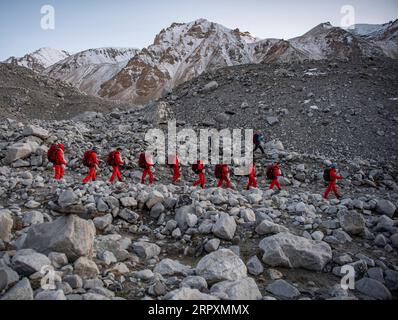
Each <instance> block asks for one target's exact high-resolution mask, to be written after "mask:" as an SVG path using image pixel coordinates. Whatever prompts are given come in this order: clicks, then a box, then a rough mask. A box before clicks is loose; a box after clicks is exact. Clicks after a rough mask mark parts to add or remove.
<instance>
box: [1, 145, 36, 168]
mask: <svg viewBox="0 0 398 320" xmlns="http://www.w3.org/2000/svg"><path fill="white" fill-rule="evenodd" d="M38 148H39V145H38V143H37V142H33V141H31V142H25V143H23V142H17V143H15V144H13V145H11V146H10V147H8V150H7V154H6V157H5V159H4V163H5V164H7V165H9V164H11V163H13V162H14V161H17V160H19V159H25V158H27V157H29V156H30V155H31V154H32V153H35V152H36V151H37V149H38Z"/></svg>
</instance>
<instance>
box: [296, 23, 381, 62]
mask: <svg viewBox="0 0 398 320" xmlns="http://www.w3.org/2000/svg"><path fill="white" fill-rule="evenodd" d="M289 42H290V44H291V45H292V46H293V47H294V48H295V49H297V50H299V51H300V52H302V53H303V54H305V55H307V57H308V59H309V60H322V59H339V60H356V59H360V58H361V57H375V56H383V53H382V51H381V50H380V48H378V47H375V46H374V45H372V44H371V43H369V42H368V41H366V40H364V39H362V38H360V37H356V36H354V35H353V34H352V33H350V32H348V31H346V30H343V29H341V28H339V27H334V26H332V25H331V24H330V23H329V22H327V23H321V24H320V25H318V26H316V27H315V28H313V29H312V30H310V31H308V32H307V33H305V34H304V35H302V36H300V37H297V38H293V39H290V40H289Z"/></svg>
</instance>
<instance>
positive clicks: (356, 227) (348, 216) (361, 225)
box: [339, 210, 366, 235]
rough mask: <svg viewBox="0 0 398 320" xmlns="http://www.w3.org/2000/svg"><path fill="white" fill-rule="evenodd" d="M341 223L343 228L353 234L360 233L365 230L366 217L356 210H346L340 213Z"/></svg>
mask: <svg viewBox="0 0 398 320" xmlns="http://www.w3.org/2000/svg"><path fill="white" fill-rule="evenodd" d="M339 220H340V225H341V227H342V228H343V230H344V231H345V232H347V233H349V234H351V235H359V234H362V233H364V232H365V229H366V221H365V219H364V217H363V216H362V215H361V214H360V213H358V212H356V211H351V212H349V211H346V210H344V211H343V212H341V213H339Z"/></svg>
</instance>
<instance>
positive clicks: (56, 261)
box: [48, 252, 68, 269]
mask: <svg viewBox="0 0 398 320" xmlns="http://www.w3.org/2000/svg"><path fill="white" fill-rule="evenodd" d="M48 258H49V259H50V261H51V263H52V265H53V266H54V268H56V269H59V268H62V267H63V266H66V265H67V264H68V257H67V256H66V254H65V253H60V252H51V253H50V254H49V255H48Z"/></svg>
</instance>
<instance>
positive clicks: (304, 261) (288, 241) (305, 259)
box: [259, 232, 332, 271]
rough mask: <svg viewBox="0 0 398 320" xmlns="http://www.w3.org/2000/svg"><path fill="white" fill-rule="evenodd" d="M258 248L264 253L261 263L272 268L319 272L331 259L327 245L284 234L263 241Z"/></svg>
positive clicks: (330, 251)
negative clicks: (302, 269)
mask: <svg viewBox="0 0 398 320" xmlns="http://www.w3.org/2000/svg"><path fill="white" fill-rule="evenodd" d="M259 246H260V248H261V249H262V250H263V251H264V255H263V262H264V263H266V264H268V265H270V266H272V267H277V266H280V267H287V268H304V269H308V270H313V271H321V270H322V269H323V268H324V267H325V265H326V264H327V263H328V262H329V261H330V260H331V259H332V249H331V248H330V246H329V245H328V244H327V243H325V242H320V241H313V240H309V239H307V238H303V237H298V236H295V235H293V234H290V233H285V232H284V233H279V234H277V235H275V236H272V237H268V238H265V239H263V240H262V241H261V242H260V244H259Z"/></svg>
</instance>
